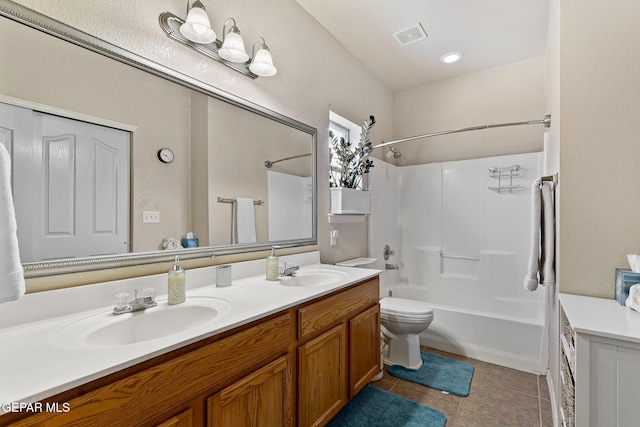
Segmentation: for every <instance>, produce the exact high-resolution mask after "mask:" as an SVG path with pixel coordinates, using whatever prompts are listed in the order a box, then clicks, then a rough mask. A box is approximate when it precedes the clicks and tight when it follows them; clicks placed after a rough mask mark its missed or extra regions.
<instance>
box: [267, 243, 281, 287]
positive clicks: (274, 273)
mask: <svg viewBox="0 0 640 427" xmlns="http://www.w3.org/2000/svg"><path fill="white" fill-rule="evenodd" d="M279 247H280V246H275V245H273V246H271V255H269V256H268V257H267V280H278V264H279V262H278V256H277V255H276V248H279Z"/></svg>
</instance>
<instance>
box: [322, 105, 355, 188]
mask: <svg viewBox="0 0 640 427" xmlns="http://www.w3.org/2000/svg"><path fill="white" fill-rule="evenodd" d="M333 137H337V138H344V140H345V141H347V142H352V143H356V144H357V142H358V140H359V139H360V126H358V125H357V124H355V123H353V122H351V121H349V120H347V119H345V118H344V117H341V116H339V115H338V114H336V113H334V112H333V111H329V141H327V142H328V144H329V185H330V186H331V187H339V186H340V185H339V183H340V178H341V175H342V173H341V171H342V166H341V165H340V163H339V159H338V158H337V156H336V155H335V152H334V150H333V148H332V145H331V141H332V140H333Z"/></svg>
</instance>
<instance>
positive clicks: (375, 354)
mask: <svg viewBox="0 0 640 427" xmlns="http://www.w3.org/2000/svg"><path fill="white" fill-rule="evenodd" d="M349 336H350V338H349V372H350V378H349V391H350V397H351V398H353V396H355V395H356V394H357V393H358V392H359V391H360V390H362V388H363V387H364V386H366V385H367V383H368V382H369V380H370V379H371V378H372V377H373V376H374V375H375V374H377V373H378V371H379V370H380V306H379V305H378V304H376V305H374V306H373V307H371V308H370V309H368V310H366V311H364V312H362V313H360V314H359V315H357V316H356V317H354V318H353V319H351V320H350V321H349Z"/></svg>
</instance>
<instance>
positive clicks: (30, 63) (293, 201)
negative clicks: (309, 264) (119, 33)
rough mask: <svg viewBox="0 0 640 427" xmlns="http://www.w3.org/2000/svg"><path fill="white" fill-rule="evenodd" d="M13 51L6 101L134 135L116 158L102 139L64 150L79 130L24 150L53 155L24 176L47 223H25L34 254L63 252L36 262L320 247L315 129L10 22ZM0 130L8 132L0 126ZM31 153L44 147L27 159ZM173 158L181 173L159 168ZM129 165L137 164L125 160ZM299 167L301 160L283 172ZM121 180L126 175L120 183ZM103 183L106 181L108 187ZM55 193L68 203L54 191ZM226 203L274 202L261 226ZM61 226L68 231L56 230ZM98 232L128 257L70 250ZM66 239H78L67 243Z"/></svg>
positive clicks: (1, 88)
mask: <svg viewBox="0 0 640 427" xmlns="http://www.w3.org/2000/svg"><path fill="white" fill-rule="evenodd" d="M55 25H62V24H59V23H56V24H55ZM103 44H104V43H103ZM0 50H2V52H3V63H5V64H11V66H7V67H3V75H2V79H0V101H1V102H4V103H8V104H13V105H18V106H20V107H27V108H30V109H33V110H36V111H37V110H40V111H45V112H46V113H52V114H53V115H54V116H61V117H63V118H62V119H60V120H67V118H69V116H67V113H70V118H72V119H74V120H80V122H83V125H85V124H87V123H93V124H98V125H101V126H100V127H104V126H105V125H106V129H109V130H110V131H115V129H120V130H118V132H120V131H121V130H122V129H124V130H126V131H127V132H124V134H125V135H127V136H126V137H125V139H127V144H130V146H119V148H114V147H113V146H112V145H110V144H106V143H103V141H102V139H101V138H94V139H95V141H94V142H93V143H88V144H85V143H84V142H83V141H81V139H80V137H74V138H75V140H74V142H73V143H72V141H71V140H72V139H73V138H72V139H68V140H66V141H63V140H58V139H56V138H58V137H59V136H60V135H70V134H71V133H69V132H67V131H61V132H60V133H59V134H56V133H55V132H53V133H49V132H46V135H39V136H38V137H34V136H32V137H28V138H22V139H21V140H20V139H19V140H14V141H13V142H12V143H11V144H10V145H11V147H12V152H13V156H16V155H18V154H19V153H20V152H21V151H28V150H32V148H33V147H34V146H38V147H40V148H38V149H34V150H32V151H33V153H32V160H31V161H32V163H33V168H34V169H33V170H32V171H29V169H28V168H26V167H23V166H22V165H20V166H17V167H14V171H13V182H14V187H13V189H14V193H15V194H16V197H15V200H16V206H18V205H20V206H21V209H23V210H24V211H26V212H28V211H32V212H37V213H38V214H39V215H40V216H39V217H37V218H31V219H27V218H26V217H25V218H23V217H22V215H21V214H20V215H19V216H20V218H19V220H18V222H19V224H18V231H19V233H22V234H19V239H20V246H21V247H22V246H23V245H24V246H25V247H27V246H30V245H31V246H34V244H31V243H28V242H27V240H29V241H37V240H33V239H35V238H36V237H37V238H38V239H42V238H43V237H44V238H45V240H46V239H49V237H50V239H49V240H47V242H49V241H50V242H53V243H51V244H49V243H47V244H48V245H49V246H51V248H52V249H51V250H49V251H48V252H47V254H46V255H40V254H33V255H25V257H24V259H23V260H22V261H23V262H32V261H43V260H51V259H68V258H78V257H87V256H95V255H99V256H103V255H105V254H112V253H121V252H129V253H131V252H133V253H139V252H149V251H161V250H162V249H163V242H165V241H166V239H168V238H174V239H177V240H179V241H181V240H182V239H183V238H185V237H186V234H187V232H193V233H194V237H196V238H198V241H199V246H200V247H208V246H213V247H216V248H218V247H220V248H224V249H225V250H226V252H225V253H234V252H242V251H247V250H252V246H260V245H262V246H264V245H268V244H271V243H274V242H278V244H281V243H284V246H286V244H287V242H290V246H295V245H299V244H315V239H316V231H315V230H316V224H315V218H316V214H315V192H316V191H315V188H316V187H315V186H316V183H315V180H316V177H315V173H316V172H315V150H316V147H315V144H316V133H317V132H316V130H315V129H314V128H311V127H309V126H307V125H304V124H302V123H300V122H297V121H295V120H292V119H290V118H287V117H285V116H282V115H280V114H278V113H274V112H272V111H269V110H266V109H264V108H261V107H259V106H256V105H254V104H250V103H248V102H242V101H239V100H237V99H234V100H227V99H223V98H222V96H221V95H219V94H216V93H214V92H207V90H206V89H202V88H195V87H194V86H193V85H191V86H189V84H187V83H184V85H183V84H178V83H175V82H174V81H170V80H168V79H166V78H161V77H159V76H157V75H154V74H151V73H149V72H145V71H142V70H140V69H138V68H135V67H133V66H130V65H127V64H125V63H122V62H119V61H115V60H113V59H110V58H108V57H107V56H104V55H101V54H99V53H96V52H92V51H90V50H88V49H84V48H82V47H79V46H77V45H75V44H72V43H68V42H66V41H64V40H61V39H59V38H56V37H53V36H51V35H48V34H45V33H44V32H41V31H38V30H36V29H33V28H30V27H28V26H25V25H23V24H21V23H18V22H15V21H13V20H11V19H9V18H5V17H0ZM173 80H178V79H176V78H174V79H173ZM196 89H197V90H196ZM40 107H42V108H40ZM84 122H87V123H84ZM121 125H123V126H121ZM0 127H5V125H4V124H3V123H2V122H0ZM56 135H57V136H56ZM43 138H44V139H43ZM46 138H49V140H48V141H49V142H47V143H46V144H45V143H44V142H43V141H44V140H46ZM51 138H53V139H51ZM25 140H29V141H30V142H25ZM54 141H57V142H54ZM92 141H93V140H92ZM25 144H26V145H25ZM29 144H31V146H32V148H26V147H28V146H29ZM43 144H44V145H43ZM74 144H75V145H74ZM92 144H93V145H92ZM7 145H9V144H7ZM42 147H48V148H42ZM71 147H73V149H72V148H71ZM162 148H169V149H170V150H171V151H172V152H173V154H174V159H173V161H172V162H169V163H165V162H162V161H160V160H159V159H158V157H157V153H158V151H159V150H160V149H162ZM47 150H48V151H47ZM75 150H84V151H86V152H87V153H88V154H80V151H75ZM116 151H117V152H118V153H116ZM54 153H55V154H54ZM121 153H127V154H128V155H129V156H128V157H127V158H126V159H125V158H123V157H121ZM47 156H49V157H47ZM87 156H88V157H87ZM91 156H98V157H99V158H100V161H101V162H103V163H99V166H97V167H98V168H99V169H98V170H93V171H91V170H88V171H82V172H81V169H83V168H86V166H87V165H91V161H92V158H91ZM36 157H37V158H38V159H39V160H38V161H35V160H33V159H35V158H36ZM289 157H294V158H292V159H288V160H284V161H278V160H280V159H285V158H289ZM42 159H45V160H46V159H48V161H49V163H48V164H45V161H43V160H42ZM54 160H55V162H59V163H55V162H53V161H54ZM14 161H15V160H14ZM268 161H269V162H273V164H272V165H271V167H267V166H266V164H265V162H268ZM109 162H113V163H109ZM54 163H55V165H57V166H55V167H54ZM109 164H111V166H109ZM100 165H101V166H100ZM114 165H116V166H114ZM58 167H59V168H60V169H56V168H58ZM63 167H66V168H67V169H66V171H65V170H63V169H62V168H63ZM46 168H49V169H48V170H47V169H46ZM114 169H117V175H112V173H115V172H114ZM124 172H127V173H124ZM83 174H88V175H83ZM27 176H30V179H28V180H27V179H26V178H25V177H27ZM45 176H46V178H45ZM96 176H99V177H101V178H104V180H103V181H102V182H98V181H96V179H95V178H96ZM92 180H93V181H92ZM16 181H18V182H19V183H20V186H16ZM116 183H117V184H116ZM23 184H24V185H26V187H22V185H23ZM53 184H55V187H56V193H55V194H53V193H51V194H50V193H46V192H45V191H44V190H42V188H44V187H43V186H49V185H53ZM125 187H126V190H127V191H126V192H125V191H124V189H125ZM38 188H40V189H38ZM129 190H130V191H129ZM81 191H82V192H85V191H86V194H85V195H84V196H82V197H87V198H89V199H92V200H93V202H92V203H93V204H91V203H87V204H86V206H89V207H86V208H82V209H81V208H79V207H78V205H77V204H76V199H74V197H80V192H81ZM45 193H46V195H45ZM37 194H39V195H37ZM125 195H126V196H125ZM123 197H124V199H123ZM218 198H223V199H231V200H237V199H253V200H260V201H262V203H261V204H257V205H254V209H253V212H252V213H253V215H250V214H251V212H249V213H247V209H245V210H244V211H243V210H242V209H240V210H239V209H237V204H236V203H231V204H229V203H221V202H219V201H218ZM43 203H44V204H45V205H43ZM46 203H49V205H46ZM43 206H44V207H43ZM82 206H85V204H83V205H82ZM114 206H117V209H116V210H114ZM51 208H55V210H56V212H57V214H58V215H57V216H56V217H55V218H54V219H51V221H53V222H52V223H48V222H47V221H49V219H46V220H45V219H43V216H42V215H44V214H45V213H47V212H49V211H50V210H51ZM47 209H49V210H47ZM149 211H151V212H157V213H158V214H159V221H158V222H151V223H149V222H144V221H143V212H149ZM239 215H240V216H239ZM71 216H74V220H73V221H71V220H70V219H69V218H70V217H71ZM251 217H253V218H251ZM47 218H48V217H47ZM247 218H249V220H248V222H247ZM38 222H40V223H41V224H36V223H38ZM42 223H44V224H45V225H42ZM247 224H248V225H247ZM36 225H37V226H36ZM41 225H42V226H41ZM50 225H52V226H54V227H52V228H51V229H48V228H47V227H49V226H50ZM239 226H240V227H241V228H240V229H239V228H238V227H239ZM110 227H111V228H110ZM252 227H255V230H253V233H254V234H255V238H254V241H251V240H250V241H245V242H244V243H236V242H238V233H240V234H243V235H244V234H246V233H247V231H248V232H249V235H252V234H253V233H251V229H252ZM92 228H93V229H94V231H97V232H99V233H102V234H103V235H104V236H103V237H105V236H107V235H109V236H110V237H113V239H112V240H113V241H114V242H117V244H118V245H119V247H118V248H111V247H109V248H108V247H107V245H106V244H104V245H98V246H101V247H100V248H99V249H98V250H97V251H96V249H89V248H88V247H89V246H88V245H87V249H86V251H83V250H80V249H78V250H77V251H76V250H74V252H69V251H66V250H63V248H66V247H68V246H69V247H70V246H74V247H76V246H77V247H79V248H80V247H82V246H83V245H84V244H76V243H73V244H71V243H70V242H72V241H73V240H74V239H81V237H80V235H81V230H83V231H82V232H86V231H87V230H92ZM51 230H53V231H54V232H53V233H49V231H51ZM121 232H122V233H124V234H117V233H121ZM36 235H37V236H36ZM54 235H55V236H54ZM62 235H65V236H66V237H65V239H68V240H65V241H64V243H63V239H62V237H61V236H62ZM115 236H117V237H115ZM67 242H69V243H67ZM35 245H40V244H39V243H38V244H35ZM236 246H237V247H238V249H237V251H236V250H234V249H233V248H234V247H236ZM253 250H255V249H253Z"/></svg>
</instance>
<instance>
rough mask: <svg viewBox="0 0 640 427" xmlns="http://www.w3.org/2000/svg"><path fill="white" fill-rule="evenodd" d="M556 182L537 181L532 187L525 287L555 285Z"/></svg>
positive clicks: (539, 179) (534, 288)
mask: <svg viewBox="0 0 640 427" xmlns="http://www.w3.org/2000/svg"><path fill="white" fill-rule="evenodd" d="M553 185H554V183H553V182H550V181H542V179H541V178H537V179H536V180H535V181H533V185H532V187H531V250H530V253H529V265H528V267H527V275H526V276H525V278H524V288H525V289H527V290H529V291H535V290H536V289H537V288H538V284H541V285H553V284H555V281H556V274H555V265H554V263H555V221H554V216H555V207H554V202H553Z"/></svg>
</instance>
